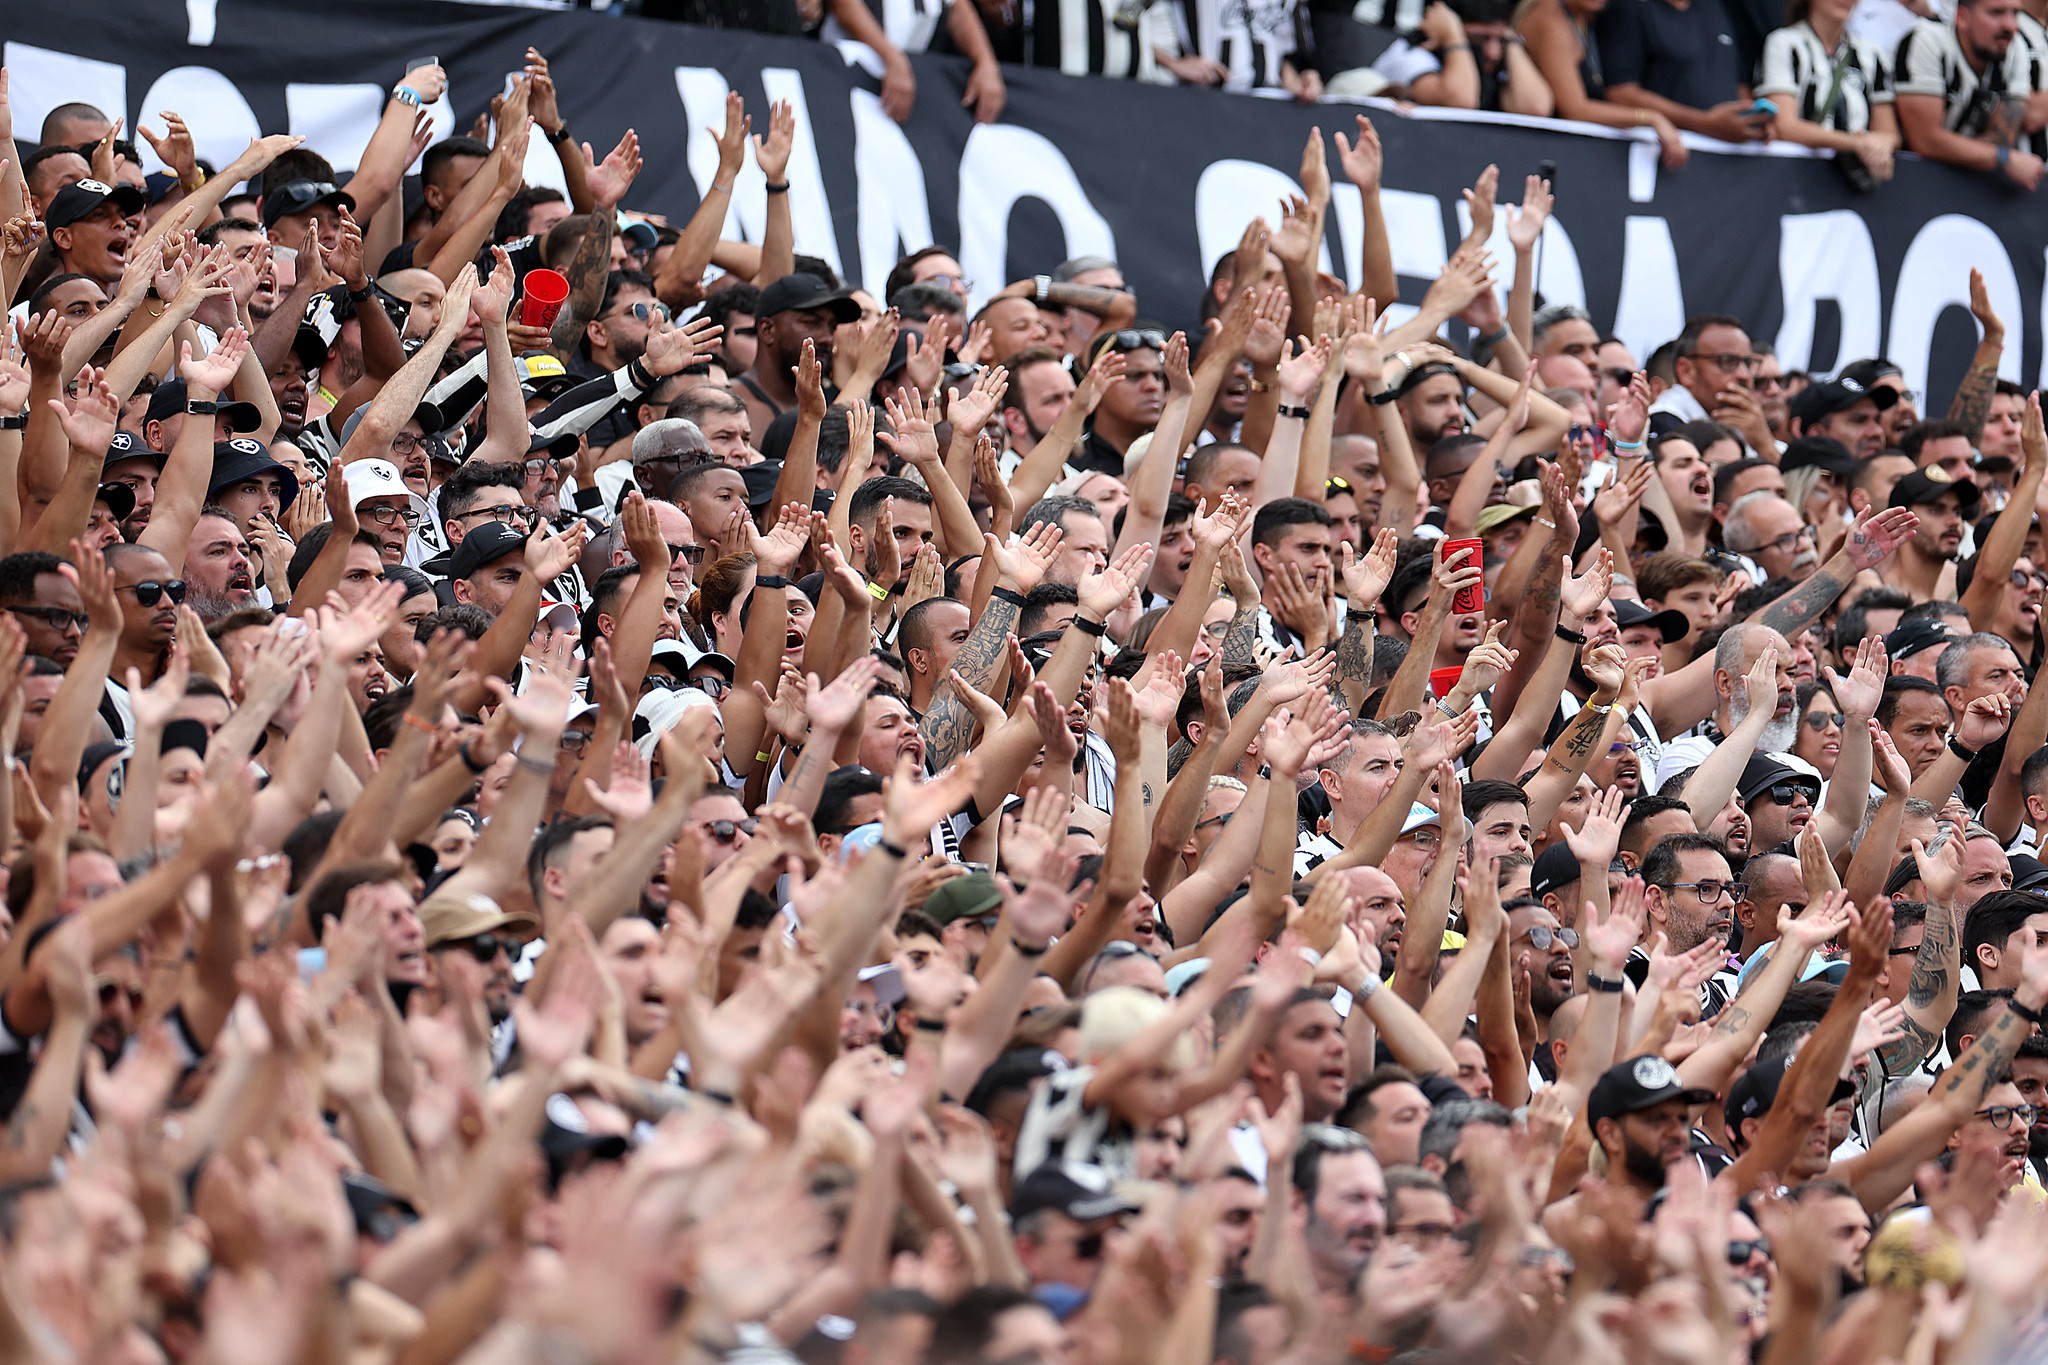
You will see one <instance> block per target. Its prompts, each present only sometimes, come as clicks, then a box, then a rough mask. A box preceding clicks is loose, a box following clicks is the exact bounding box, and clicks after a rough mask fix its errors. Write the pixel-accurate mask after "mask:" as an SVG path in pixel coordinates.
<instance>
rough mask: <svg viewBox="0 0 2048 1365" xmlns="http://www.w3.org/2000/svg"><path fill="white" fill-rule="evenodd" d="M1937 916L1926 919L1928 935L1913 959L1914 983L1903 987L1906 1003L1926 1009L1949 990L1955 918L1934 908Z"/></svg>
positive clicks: (1945, 911)
mask: <svg viewBox="0 0 2048 1365" xmlns="http://www.w3.org/2000/svg"><path fill="white" fill-rule="evenodd" d="M1934 908H1935V909H1936V910H1937V911H1940V913H1939V914H1929V915H1928V916H1927V936H1926V937H1925V938H1924V939H1922V940H1921V941H1920V955H1919V956H1918V957H1917V958H1915V959H1914V960H1913V980H1912V982H1911V983H1910V984H1909V985H1908V986H1907V987H1906V1003H1907V1004H1908V1005H1911V1006H1914V1007H1915V1008H1918V1009H1926V1008H1927V1007H1928V1006H1930V1005H1932V1004H1933V1003H1934V1001H1935V998H1936V997H1937V996H1939V995H1940V994H1941V993H1942V992H1943V991H1944V990H1946V989H1948V963H1947V962H1946V961H1944V959H1945V958H1946V957H1947V956H1948V945H1949V940H1950V939H1951V938H1953V937H1954V935H1955V932H1956V921H1955V916H1954V915H1952V914H1950V913H1949V912H1948V910H1947V908H1946V907H1944V906H1936V907H1934Z"/></svg>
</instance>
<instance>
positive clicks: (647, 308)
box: [613, 303, 669, 322]
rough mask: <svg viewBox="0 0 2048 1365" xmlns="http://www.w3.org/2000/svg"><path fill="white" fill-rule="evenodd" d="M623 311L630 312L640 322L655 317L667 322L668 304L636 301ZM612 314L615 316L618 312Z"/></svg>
mask: <svg viewBox="0 0 2048 1365" xmlns="http://www.w3.org/2000/svg"><path fill="white" fill-rule="evenodd" d="M625 311H626V312H627V313H631V314H632V315H633V316H634V317H636V318H638V319H639V320H640V321H642V322H648V321H652V320H654V319H657V318H658V319H660V320H661V321H663V322H667V321H668V319H669V312H668V305H667V304H665V303H636V304H634V305H632V306H631V307H629V308H627V309H626V310H625ZM613 316H614V317H617V316H620V314H616V313H615V314H613Z"/></svg>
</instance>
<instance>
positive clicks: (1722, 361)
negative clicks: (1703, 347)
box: [1692, 351, 1764, 370]
mask: <svg viewBox="0 0 2048 1365" xmlns="http://www.w3.org/2000/svg"><path fill="white" fill-rule="evenodd" d="M1692 359H1694V360H1697V361H1700V362H1702V363H1704V364H1707V365H1712V366H1714V367H1715V368H1716V369H1722V370H1754V369H1756V368H1757V367H1758V366H1759V365H1761V364H1763V363H1764V358H1763V357H1762V356H1760V355H1733V354H1725V355H1708V354H1706V353H1705V352H1701V351H1695V352H1693V354H1692Z"/></svg>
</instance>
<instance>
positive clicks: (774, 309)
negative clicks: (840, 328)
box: [754, 270, 860, 322]
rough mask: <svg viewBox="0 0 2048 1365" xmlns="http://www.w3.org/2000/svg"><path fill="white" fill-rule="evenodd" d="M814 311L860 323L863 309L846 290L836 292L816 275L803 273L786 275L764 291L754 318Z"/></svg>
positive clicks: (837, 318) (756, 306)
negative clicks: (828, 313)
mask: <svg viewBox="0 0 2048 1365" xmlns="http://www.w3.org/2000/svg"><path fill="white" fill-rule="evenodd" d="M811 308H823V309H826V310H828V311H830V312H831V314H832V316H833V318H834V320H835V321H838V322H856V321H858V320H859V319H860V305H859V304H858V303H855V302H854V301H853V299H852V298H851V297H850V296H849V295H848V294H847V293H846V292H845V291H844V290H840V289H834V288H832V287H831V286H830V285H828V284H826V283H825V282H824V281H823V280H821V279H819V278H818V277H817V276H816V275H811V274H807V273H806V272H804V271H801V270H799V271H797V272H795V273H794V274H790V275H784V276H783V277H782V278H781V279H779V280H776V281H774V282H772V283H771V284H769V285H768V286H767V287H766V288H764V289H762V291H761V297H760V300H759V301H758V302H757V303H756V304H755V305H754V316H755V317H757V318H769V317H774V316H775V315H776V314H777V313H788V312H792V311H795V310H799V309H811Z"/></svg>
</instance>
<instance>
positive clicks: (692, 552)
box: [668, 545, 704, 564]
mask: <svg viewBox="0 0 2048 1365" xmlns="http://www.w3.org/2000/svg"><path fill="white" fill-rule="evenodd" d="M668 552H669V557H670V558H672V559H680V560H682V561H683V563H685V564H702V563H703V562H704V547H703V546H702V545H671V546H669V547H668Z"/></svg>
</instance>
